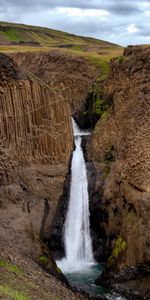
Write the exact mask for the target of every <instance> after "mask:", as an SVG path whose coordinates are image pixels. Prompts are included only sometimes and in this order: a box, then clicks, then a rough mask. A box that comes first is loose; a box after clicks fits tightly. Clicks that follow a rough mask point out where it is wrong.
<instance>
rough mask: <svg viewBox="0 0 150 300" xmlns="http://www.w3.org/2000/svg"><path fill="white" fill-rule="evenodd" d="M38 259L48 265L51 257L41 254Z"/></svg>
mask: <svg viewBox="0 0 150 300" xmlns="http://www.w3.org/2000/svg"><path fill="white" fill-rule="evenodd" d="M38 261H39V262H40V263H41V264H42V265H44V266H46V265H47V264H48V261H49V259H48V257H47V256H46V255H41V256H39V257H38Z"/></svg>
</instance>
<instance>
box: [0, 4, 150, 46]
mask: <svg viewBox="0 0 150 300" xmlns="http://www.w3.org/2000/svg"><path fill="white" fill-rule="evenodd" d="M0 20H1V21H7V22H17V23H25V24H32V25H39V26H45V27H49V28H53V29H59V30H63V31H67V32H70V33H75V34H79V35H84V36H92V37H96V38H99V39H103V40H107V41H111V42H114V43H118V44H120V45H127V44H141V43H144V44H148V43H149V44H150V0H146V1H144V0H62V1H61V0H0Z"/></svg>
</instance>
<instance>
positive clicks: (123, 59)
mask: <svg viewBox="0 0 150 300" xmlns="http://www.w3.org/2000/svg"><path fill="white" fill-rule="evenodd" d="M125 60H126V57H125V56H123V55H121V56H119V58H118V61H119V64H122V63H123V62H124V61H125Z"/></svg>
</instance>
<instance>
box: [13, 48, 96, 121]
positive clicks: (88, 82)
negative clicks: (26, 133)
mask: <svg viewBox="0 0 150 300" xmlns="http://www.w3.org/2000/svg"><path fill="white" fill-rule="evenodd" d="M12 57H13V59H14V60H15V61H16V63H17V64H18V66H21V67H23V68H25V70H28V71H29V72H32V73H33V74H34V75H35V76H37V77H38V78H40V79H42V80H44V81H45V82H46V83H47V84H48V85H49V86H50V87H51V88H53V89H55V90H56V91H57V90H59V92H60V93H61V94H62V95H63V97H64V98H65V99H66V100H67V101H68V103H70V107H71V111H72V113H73V114H75V115H76V116H77V115H78V112H79V111H81V110H83V111H84V104H85V99H86V97H87V94H88V91H89V89H91V86H92V84H93V83H94V82H95V80H96V78H97V77H98V76H99V75H100V74H101V68H100V67H98V66H96V65H94V64H93V63H92V62H91V63H90V61H87V60H85V59H84V58H83V57H79V56H77V55H71V54H67V53H64V54H63V53H62V52H61V51H59V50H53V51H52V50H51V51H50V52H36V53H16V54H13V55H12Z"/></svg>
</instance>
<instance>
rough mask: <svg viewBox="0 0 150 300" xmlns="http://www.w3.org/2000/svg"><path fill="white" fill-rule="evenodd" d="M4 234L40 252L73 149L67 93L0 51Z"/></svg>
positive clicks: (0, 170)
mask: <svg viewBox="0 0 150 300" xmlns="http://www.w3.org/2000/svg"><path fill="white" fill-rule="evenodd" d="M0 103H1V104H0V105H1V106H0V137H1V144H0V156H1V158H0V205H1V221H0V225H1V226H0V227H1V230H0V237H1V238H2V243H8V242H10V243H11V244H14V245H16V244H17V248H18V249H20V250H23V251H24V252H26V253H28V254H30V255H32V256H37V255H38V251H39V252H40V238H44V237H45V236H47V235H48V234H50V229H51V224H52V221H53V218H54V216H55V213H56V210H57V207H58V203H59V198H60V196H61V194H62V192H63V185H64V180H65V176H66V173H67V171H68V163H69V160H70V154H71V151H72V142H73V139H72V127H71V119H70V115H71V112H70V107H69V104H68V103H67V101H65V100H64V97H63V96H62V95H60V94H59V93H58V92H56V91H54V90H52V89H50V88H49V87H48V86H47V85H46V84H44V83H43V82H42V81H40V80H35V79H33V76H32V78H31V76H29V75H25V74H24V72H23V71H21V70H20V69H19V68H18V67H17V65H16V64H15V63H13V61H12V60H11V59H10V58H8V57H7V56H5V55H3V54H0Z"/></svg>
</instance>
